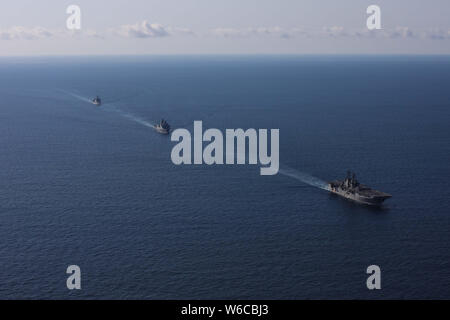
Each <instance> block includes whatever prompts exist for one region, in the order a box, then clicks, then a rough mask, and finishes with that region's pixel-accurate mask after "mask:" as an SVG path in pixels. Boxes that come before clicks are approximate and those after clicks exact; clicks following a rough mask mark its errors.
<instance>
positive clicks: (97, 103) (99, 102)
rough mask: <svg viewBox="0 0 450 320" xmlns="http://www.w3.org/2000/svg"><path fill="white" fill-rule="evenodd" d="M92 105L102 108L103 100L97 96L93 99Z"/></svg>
mask: <svg viewBox="0 0 450 320" xmlns="http://www.w3.org/2000/svg"><path fill="white" fill-rule="evenodd" d="M92 103H93V104H95V105H96V106H100V105H101V104H102V99H100V97H99V96H96V97H95V98H94V99H92Z"/></svg>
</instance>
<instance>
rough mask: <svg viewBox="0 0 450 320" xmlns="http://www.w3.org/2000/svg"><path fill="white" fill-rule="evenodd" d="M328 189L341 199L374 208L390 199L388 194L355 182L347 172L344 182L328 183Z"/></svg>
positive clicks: (352, 176) (353, 177) (352, 175)
mask: <svg viewBox="0 0 450 320" xmlns="http://www.w3.org/2000/svg"><path fill="white" fill-rule="evenodd" d="M328 188H329V190H330V192H332V193H335V194H337V195H340V196H341V197H344V198H347V199H350V200H353V201H356V202H359V203H363V204H368V205H374V206H378V205H381V203H383V201H384V200H386V199H388V198H390V197H392V196H391V195H390V194H387V193H384V192H381V191H377V190H374V189H371V188H369V187H368V186H365V185H363V184H360V183H359V182H358V180H356V176H355V174H354V173H351V172H350V171H347V177H346V178H345V180H343V181H340V180H336V181H331V182H329V183H328Z"/></svg>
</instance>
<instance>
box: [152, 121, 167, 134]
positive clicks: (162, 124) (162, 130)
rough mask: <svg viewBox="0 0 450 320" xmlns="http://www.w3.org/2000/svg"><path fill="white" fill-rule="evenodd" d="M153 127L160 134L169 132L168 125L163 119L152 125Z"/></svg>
mask: <svg viewBox="0 0 450 320" xmlns="http://www.w3.org/2000/svg"><path fill="white" fill-rule="evenodd" d="M154 128H155V130H156V131H158V132H159V133H161V134H169V132H170V125H169V124H168V123H167V121H166V120H164V119H162V120H161V122H160V123H159V124H156V125H154Z"/></svg>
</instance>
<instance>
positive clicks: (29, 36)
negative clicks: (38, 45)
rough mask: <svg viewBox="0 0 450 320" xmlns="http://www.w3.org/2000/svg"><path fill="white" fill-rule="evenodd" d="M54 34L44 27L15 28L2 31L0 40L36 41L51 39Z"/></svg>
mask: <svg viewBox="0 0 450 320" xmlns="http://www.w3.org/2000/svg"><path fill="white" fill-rule="evenodd" d="M52 36H54V33H53V32H52V31H50V30H48V29H45V28H42V27H32V28H28V27H22V26H15V27H11V28H8V29H4V30H0V39H2V40H16V39H24V40H35V39H45V38H51V37H52Z"/></svg>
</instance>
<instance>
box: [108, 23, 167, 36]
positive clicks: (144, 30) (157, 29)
mask: <svg viewBox="0 0 450 320" xmlns="http://www.w3.org/2000/svg"><path fill="white" fill-rule="evenodd" d="M113 31H114V32H115V33H116V34H117V35H119V36H122V37H125V38H161V37H167V36H169V35H170V33H169V31H168V30H167V28H165V27H164V26H163V25H161V24H159V23H149V22H148V21H142V22H140V23H136V24H128V25H123V26H120V27H119V28H117V30H113Z"/></svg>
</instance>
